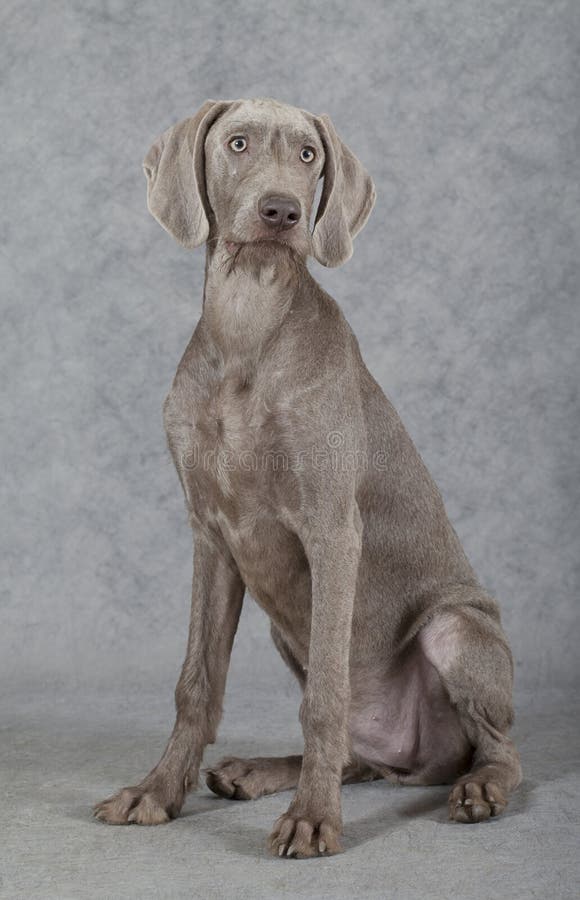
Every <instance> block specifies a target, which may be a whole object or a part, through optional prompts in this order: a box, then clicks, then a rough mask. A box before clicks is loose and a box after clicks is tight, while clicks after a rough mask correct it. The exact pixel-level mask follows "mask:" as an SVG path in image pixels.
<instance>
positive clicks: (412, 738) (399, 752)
mask: <svg viewBox="0 0 580 900" xmlns="http://www.w3.org/2000/svg"><path fill="white" fill-rule="evenodd" d="M351 686H352V702H351V715H350V736H351V742H352V749H353V751H354V752H355V753H356V754H357V755H358V756H359V757H361V758H362V759H364V760H365V761H367V762H369V763H371V764H372V765H374V766H376V767H378V768H385V769H387V770H388V769H394V770H395V771H397V772H400V773H401V774H403V775H406V774H408V775H410V776H418V779H419V780H420V779H421V774H423V775H425V776H426V777H427V780H429V781H430V782H434V781H441V782H447V781H450V780H453V779H454V778H455V777H456V775H457V772H458V771H459V770H461V769H462V767H464V766H465V763H466V760H467V759H468V758H469V756H470V754H471V746H470V744H469V741H468V740H467V738H466V736H465V734H464V732H463V730H462V728H461V724H460V719H459V716H458V714H457V712H456V711H455V709H454V708H453V707H452V705H451V702H450V700H449V696H448V694H447V691H446V689H445V687H444V686H443V683H442V682H441V679H440V677H439V674H438V672H437V670H436V669H435V668H434V666H433V665H431V663H430V662H429V661H428V660H427V659H426V657H425V656H424V654H423V652H422V650H421V647H420V645H419V642H418V641H415V642H414V644H413V645H412V646H411V647H410V648H409V649H408V650H407V651H406V652H405V654H404V656H403V658H402V659H400V660H398V661H396V662H395V663H394V664H393V665H392V666H391V667H390V669H389V670H387V671H386V672H382V673H381V672H379V671H377V670H374V671H372V670H371V671H368V670H363V669H358V670H357V669H356V668H354V669H353V670H352V677H351Z"/></svg>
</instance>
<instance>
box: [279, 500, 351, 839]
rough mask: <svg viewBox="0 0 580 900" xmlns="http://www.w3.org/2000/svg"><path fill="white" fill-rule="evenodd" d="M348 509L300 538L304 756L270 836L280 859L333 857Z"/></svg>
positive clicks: (341, 740) (341, 750)
mask: <svg viewBox="0 0 580 900" xmlns="http://www.w3.org/2000/svg"><path fill="white" fill-rule="evenodd" d="M359 523H360V519H359V516H358V510H356V509H355V510H353V511H352V515H350V516H347V517H346V520H344V519H342V520H341V521H339V522H338V523H336V522H335V523H333V524H330V523H328V522H325V523H324V524H323V525H322V527H320V528H319V529H318V528H317V529H315V530H316V532H317V533H314V534H312V536H311V537H307V538H306V539H305V540H304V546H305V550H306V554H307V556H308V561H309V563H310V570H311V577H312V619H311V633H310V647H309V658H308V676H307V682H306V687H305V691H304V699H303V701H302V706H301V710H300V717H301V721H302V728H303V732H304V756H303V762H302V771H301V774H300V780H299V782H298V788H297V791H296V795H295V797H294V799H293V801H292V803H291V804H290V808H289V809H288V812H287V813H286V814H285V815H283V816H281V818H280V819H278V821H277V822H276V824H275V826H274V829H273V831H272V834H271V836H270V846H271V849H272V852H273V853H276V854H278V855H279V856H296V857H305V856H316V855H317V854H319V853H338V852H340V850H341V847H340V843H339V835H340V833H341V830H342V816H341V802H340V789H341V782H342V771H343V766H344V765H345V764H346V763H347V761H348V712H349V702H350V685H349V650H350V634H351V622H352V610H353V604H354V597H355V591H356V580H357V571H358V564H359V559H360V550H361V537H360V524H359Z"/></svg>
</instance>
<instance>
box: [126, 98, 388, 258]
mask: <svg viewBox="0 0 580 900" xmlns="http://www.w3.org/2000/svg"><path fill="white" fill-rule="evenodd" d="M143 165H144V169H145V173H146V175H147V180H148V203H149V209H150V211H151V213H152V214H153V215H154V216H155V218H156V219H157V220H158V221H159V222H160V223H161V225H163V227H164V228H165V229H167V231H169V232H170V234H172V235H173V236H174V237H175V238H176V239H177V240H178V241H179V242H180V243H181V244H183V245H184V246H186V247H197V246H199V245H200V244H202V243H204V242H205V241H206V240H207V239H208V237H210V234H211V238H212V240H215V241H216V242H219V241H221V242H222V243H223V244H225V245H226V247H228V246H231V245H238V244H245V243H252V242H254V241H259V242H264V241H277V242H280V243H284V244H289V245H290V246H291V247H292V248H293V250H294V251H295V252H296V253H298V254H299V255H301V256H303V257H306V256H308V255H309V254H312V255H314V256H315V257H316V258H317V259H318V260H319V262H321V263H322V264H323V265H325V266H337V265H340V264H341V263H343V262H345V261H346V260H347V259H348V258H349V257H350V255H351V254H352V239H353V238H354V237H355V235H356V234H357V233H358V232H359V231H360V230H361V228H362V227H363V225H364V224H365V222H366V220H367V219H368V216H369V214H370V212H371V209H372V207H373V204H374V199H375V192H374V187H373V183H372V181H371V178H370V177H369V175H368V174H367V172H366V171H365V170H364V168H363V166H362V165H361V163H360V162H359V161H358V159H357V158H356V156H354V154H353V153H351V151H350V150H349V149H348V147H347V146H346V145H345V144H344V143H343V142H342V141H341V140H340V138H339V137H338V135H337V134H336V132H335V130H334V127H333V125H332V122H331V121H330V119H329V118H328V117H327V116H314V115H312V114H311V113H308V112H306V111H305V110H301V109H297V108H296V107H292V106H287V105H285V104H282V103H278V102H276V101H274V100H235V101H228V102H215V101H213V100H208V101H207V102H206V103H205V104H204V105H203V106H202V107H201V109H200V110H199V111H198V112H197V114H196V115H195V116H193V117H192V118H191V119H186V120H185V121H183V122H180V123H179V124H178V125H175V126H174V127H173V128H170V129H169V130H168V131H166V132H165V133H164V134H163V135H162V136H161V137H160V138H159V139H158V140H157V141H156V142H155V143H154V144H153V146H152V147H151V149H150V150H149V153H148V154H147V157H146V158H145V161H144V164H143ZM321 177H323V178H324V183H323V189H322V194H321V198H320V202H319V204H318V209H317V211H316V221H315V224H314V229H313V230H312V232H311V231H310V227H309V225H310V217H311V213H312V207H313V204H314V198H315V194H316V186H317V183H318V180H319V179H320V178H321Z"/></svg>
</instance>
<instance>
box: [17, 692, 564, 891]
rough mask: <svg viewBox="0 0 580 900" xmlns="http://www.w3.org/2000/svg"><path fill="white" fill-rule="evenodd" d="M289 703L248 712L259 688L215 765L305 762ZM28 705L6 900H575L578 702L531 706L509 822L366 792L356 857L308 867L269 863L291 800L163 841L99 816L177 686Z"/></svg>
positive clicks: (137, 768)
mask: <svg viewBox="0 0 580 900" xmlns="http://www.w3.org/2000/svg"><path fill="white" fill-rule="evenodd" d="M286 694H287V696H281V695H280V693H279V692H278V693H277V695H276V697H274V698H272V697H268V696H260V695H257V694H256V693H254V694H253V696H252V698H251V701H250V700H248V696H249V693H248V691H247V689H242V688H239V689H238V690H236V688H235V687H234V688H232V689H230V690H229V692H228V698H227V703H226V711H225V716H224V720H223V723H222V728H221V732H220V737H219V740H218V743H217V744H216V745H215V746H214V747H212V748H210V751H209V752H208V754H207V760H208V761H211V760H215V759H217V758H219V756H221V755H224V754H240V755H244V754H253V755H255V754H258V753H266V754H276V753H283V752H284V753H286V752H291V751H293V750H297V749H299V747H300V732H299V727H298V725H297V722H296V709H297V703H298V698H297V696H296V693H295V692H294V691H293V690H291V689H290V688H288V690H287V691H286ZM57 696H58V698H59V699H58V700H57V699H55V698H56V697H57ZM30 698H31V694H30V693H29V694H28V696H27V698H22V697H18V696H17V695H16V694H13V695H12V696H11V698H10V704H9V708H8V709H7V710H6V711H4V713H3V716H2V723H3V727H2V753H1V758H0V779H1V783H2V792H3V800H2V804H1V807H0V820H1V826H2V830H1V833H2V845H1V848H2V849H1V857H2V859H1V868H0V895H1V896H2V897H3V898H4V897H6V898H11V900H12V898H32V897H42V898H45V900H48V898H59V900H60V898H117V897H119V898H120V897H123V898H132V897H139V898H150V897H151V898H153V897H163V898H166V897H170V898H179V897H188V898H190V897H201V898H223V897H236V898H251V900H255V898H261V897H263V898H275V897H316V898H318V897H328V898H333V900H337V898H341V897H352V896H356V897H362V898H374V897H396V898H397V900H405V898H421V900H423V898H429V900H435V898H450V897H454V896H461V897H462V898H464V900H465V898H470V897H474V898H479V897H482V898H483V897H501V898H526V900H527V898H530V897H538V898H546V897H549V898H551V900H556V898H567V897H577V896H578V884H579V881H580V878H579V876H580V867H579V863H578V855H579V846H580V844H579V837H580V834H579V828H578V825H579V822H580V815H579V809H580V778H579V773H580V752H579V751H580V747H579V745H580V741H579V736H580V735H579V721H578V716H577V713H576V712H575V711H576V710H577V709H578V704H577V703H575V704H570V702H569V699H568V701H565V700H564V698H562V697H561V696H559V697H552V698H548V697H543V698H542V697H535V698H533V701H532V700H531V699H530V698H527V699H526V698H521V699H520V700H519V702H518V719H517V725H516V728H515V734H516V737H517V740H518V743H519V746H520V749H521V753H522V759H523V764H524V769H525V780H524V782H523V784H522V786H521V787H520V789H519V790H518V792H517V794H516V795H515V797H514V799H513V801H512V803H511V804H510V806H509V808H508V810H507V812H506V814H505V815H504V817H503V818H501V819H498V820H495V821H491V822H488V823H485V824H482V825H476V826H461V825H453V824H451V823H449V822H448V821H447V819H446V810H445V798H446V793H447V791H446V788H445V787H435V788H408V787H405V788H403V787H393V786H390V785H387V784H384V783H381V782H377V783H374V784H365V785H353V786H349V787H347V788H345V789H344V792H343V793H344V821H345V837H344V845H345V849H346V851H347V852H346V853H344V854H343V855H341V856H340V857H334V858H331V859H323V860H309V861H285V860H278V859H273V858H270V857H269V856H268V854H267V853H266V851H265V849H264V844H265V840H266V837H267V834H268V831H269V828H270V826H271V824H272V822H273V821H274V819H275V818H276V817H277V816H278V815H279V814H280V813H282V812H283V811H284V809H285V807H286V806H287V804H288V802H289V795H288V794H280V795H277V796H273V797H268V798H264V799H262V800H259V801H257V802H253V803H239V802H232V801H227V800H220V799H218V798H217V797H214V796H213V795H212V794H211V793H210V792H209V791H208V790H207V789H206V788H205V787H204V788H202V789H200V791H199V792H198V793H197V794H194V795H192V796H191V797H190V798H189V799H188V802H187V805H186V808H185V810H184V815H183V816H182V818H180V819H179V820H177V821H175V822H172V823H171V824H170V825H168V826H162V827H160V828H151V829H144V828H138V827H129V828H111V827H108V826H105V825H102V824H100V823H98V822H96V821H94V820H93V819H92V818H91V815H90V805H91V803H92V802H94V801H95V800H96V799H101V798H102V797H103V796H105V795H107V794H108V793H110V792H111V790H112V789H113V788H115V787H117V786H120V785H121V784H123V783H130V782H132V781H133V780H135V778H136V777H137V776H139V775H141V774H143V773H144V772H145V770H146V769H147V767H148V766H149V765H150V764H152V763H154V762H155V761H156V758H157V755H158V754H159V752H160V750H161V748H162V745H163V743H164V740H165V738H166V736H167V731H168V728H169V727H170V725H171V702H172V700H171V690H170V688H167V690H165V689H164V690H160V691H158V692H157V693H156V694H155V696H146V695H145V694H143V693H135V689H134V688H131V689H129V688H126V689H125V691H124V692H122V691H120V690H119V691H117V693H116V694H113V693H104V692H101V693H100V694H99V695H98V696H95V697H93V698H92V700H87V695H86V693H84V692H83V695H82V707H81V705H80V700H78V699H76V698H75V696H74V694H73V693H72V692H71V691H70V687H69V688H68V692H67V690H65V689H62V688H60V689H59V691H58V692H55V691H54V689H52V690H50V691H47V692H46V696H42V695H41V696H36V697H35V699H34V701H32V700H31V699H30ZM5 699H6V696H5ZM570 710H573V711H574V714H571V712H570Z"/></svg>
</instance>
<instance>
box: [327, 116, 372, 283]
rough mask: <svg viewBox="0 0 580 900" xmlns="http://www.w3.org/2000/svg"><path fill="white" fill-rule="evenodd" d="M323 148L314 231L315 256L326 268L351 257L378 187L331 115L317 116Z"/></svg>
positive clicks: (338, 264)
mask: <svg viewBox="0 0 580 900" xmlns="http://www.w3.org/2000/svg"><path fill="white" fill-rule="evenodd" d="M315 124H316V127H317V128H318V133H319V134H320V138H321V140H322V144H323V146H324V155H325V161H324V171H323V173H322V174H323V176H324V185H323V189H322V195H321V198H320V203H319V204H318V211H317V213H316V220H315V224H314V230H313V232H312V248H313V252H314V256H315V257H316V259H317V260H318V262H320V263H322V265H323V266H329V267H334V266H340V265H341V264H342V263H344V262H346V261H347V259H350V257H351V256H352V240H353V238H354V237H356V235H357V234H358V233H359V231H360V230H361V228H362V227H363V226H364V224H365V223H366V221H367V219H368V217H369V215H370V213H371V210H372V208H373V206H374V203H375V198H376V194H375V186H374V184H373V182H372V179H371V177H370V175H369V174H368V172H367V171H366V170H365V169H364V167H363V165H362V163H361V162H360V161H359V160H358V159H357V158H356V156H355V155H354V153H352V152H351V151H350V150H349V149H348V147H347V146H346V144H344V143H343V142H342V141H341V139H340V138H339V136H338V135H337V133H336V131H335V129H334V125H333V124H332V122H331V121H330V119H329V117H328V116H317V117H315Z"/></svg>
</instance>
